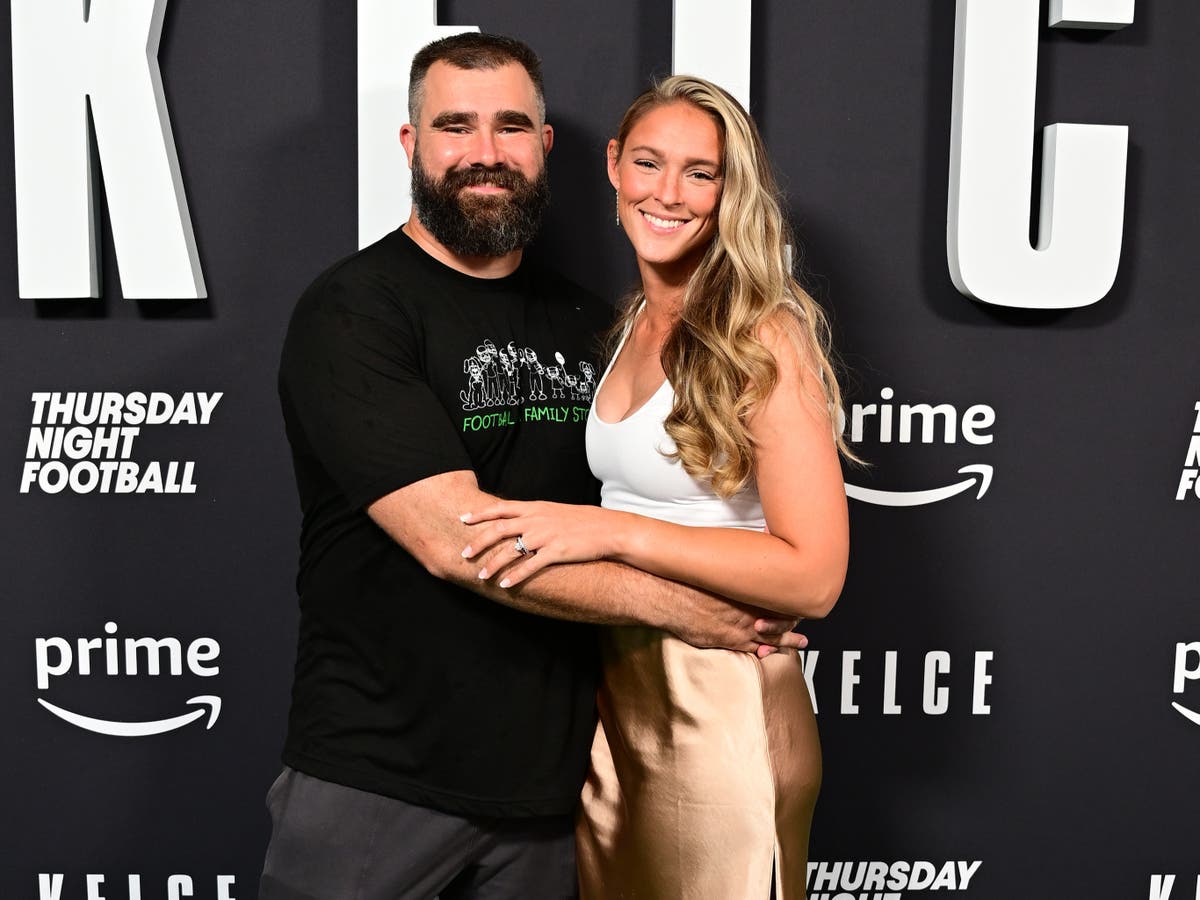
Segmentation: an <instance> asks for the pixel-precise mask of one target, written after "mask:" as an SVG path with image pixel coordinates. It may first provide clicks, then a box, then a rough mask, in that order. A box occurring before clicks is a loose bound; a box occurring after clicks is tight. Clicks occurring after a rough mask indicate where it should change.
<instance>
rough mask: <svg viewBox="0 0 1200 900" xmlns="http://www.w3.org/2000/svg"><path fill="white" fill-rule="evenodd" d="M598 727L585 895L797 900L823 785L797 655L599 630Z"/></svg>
mask: <svg viewBox="0 0 1200 900" xmlns="http://www.w3.org/2000/svg"><path fill="white" fill-rule="evenodd" d="M603 640H604V677H603V681H602V684H601V687H600V692H599V708H600V724H599V726H598V728H597V730H596V739H595V743H594V744H593V746H592V759H591V770H590V771H589V773H588V779H587V783H586V784H585V786H584V789H583V800H582V805H581V811H580V815H579V820H578V823H577V827H576V838H577V848H578V857H579V884H580V897H581V900H626V898H638V900H767V898H768V897H769V896H770V889H771V876H772V870H773V869H774V871H775V876H776V878H775V884H776V889H775V896H776V898H777V900H802V898H803V897H804V883H805V877H806V872H805V870H806V868H807V863H808V835H809V827H810V825H811V822H812V813H813V807H814V805H815V804H816V799H817V792H818V790H819V788H820V784H821V748H820V743H819V740H818V737H817V725H816V719H815V718H814V716H813V711H812V705H811V703H810V701H809V695H808V688H807V686H806V685H805V683H804V671H803V668H802V665H801V662H800V658H799V656H798V655H797V654H796V653H794V652H786V653H776V654H773V655H771V656H768V657H767V658H766V659H764V660H759V659H756V658H755V657H754V656H752V655H750V654H747V653H735V652H733V651H728V650H697V649H696V648H694V647H692V646H690V645H688V644H685V643H683V642H682V641H680V640H677V639H676V638H674V637H671V636H670V635H668V634H666V633H664V632H661V631H656V630H654V629H649V628H612V629H607V630H606V632H605V636H604V639H603Z"/></svg>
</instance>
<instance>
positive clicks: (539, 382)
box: [459, 338, 596, 412]
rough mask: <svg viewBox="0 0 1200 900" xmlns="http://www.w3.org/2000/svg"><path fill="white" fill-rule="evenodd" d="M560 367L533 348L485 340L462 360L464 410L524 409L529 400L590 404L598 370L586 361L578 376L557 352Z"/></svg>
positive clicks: (510, 342) (461, 392) (461, 395)
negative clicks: (465, 383) (549, 362)
mask: <svg viewBox="0 0 1200 900" xmlns="http://www.w3.org/2000/svg"><path fill="white" fill-rule="evenodd" d="M554 359H555V361H556V362H557V363H558V365H553V366H546V365H543V364H542V361H541V360H540V359H539V358H538V355H537V351H536V350H534V349H533V348H532V347H517V345H516V344H514V343H513V342H512V341H509V342H508V345H507V346H505V347H501V348H499V349H497V348H496V344H495V342H493V341H492V340H491V339H490V338H485V339H484V341H483V343H481V344H480V345H479V346H478V347H476V348H475V353H474V354H473V355H472V356H468V357H467V358H466V359H464V360H463V374H464V375H466V376H467V388H466V390H464V391H459V397H461V398H462V404H463V409H464V410H467V411H468V412H470V411H472V410H476V409H483V408H485V407H490V406H523V405H524V404H525V403H526V402H527V401H533V400H545V399H547V394H546V389H547V386H548V387H549V390H550V394H549V399H552V400H566V399H570V400H582V401H585V402H588V403H590V402H591V400H592V390H593V389H594V388H595V387H596V369H595V367H594V366H593V365H592V364H591V363H589V362H585V361H580V363H579V373H578V374H575V373H573V372H571V371H569V369H568V367H567V361H566V359H565V358H564V357H563V355H562V354H561V353H559V352H557V351H555V353H554Z"/></svg>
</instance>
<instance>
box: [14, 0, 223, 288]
mask: <svg viewBox="0 0 1200 900" xmlns="http://www.w3.org/2000/svg"><path fill="white" fill-rule="evenodd" d="M166 4H167V0H92V2H91V10H90V15H89V17H88V18H87V19H86V20H85V19H84V6H83V4H81V3H80V0H12V50H13V120H14V150H15V160H16V205H17V262H18V269H19V282H20V287H19V293H20V295H21V296H22V297H27V298H33V299H43V298H60V297H98V296H100V273H99V257H98V252H97V247H96V230H97V226H96V213H97V210H96V187H97V185H96V175H97V173H96V171H95V170H94V162H93V160H92V155H91V151H90V149H89V140H88V112H87V110H88V101H89V100H90V101H91V112H92V124H93V127H94V128H95V136H96V146H97V148H98V150H99V155H100V162H101V165H102V166H103V171H104V185H105V189H106V193H107V196H108V211H109V218H110V220H111V222H112V236H113V244H114V246H115V248H116V253H117V263H118V267H119V269H120V275H121V288H122V290H123V291H124V293H125V296H126V297H129V298H164V299H168V298H170V299H188V298H197V297H204V296H205V288H204V276H203V273H202V272H201V270H200V259H199V256H198V255H197V253H196V241H195V237H194V236H193V234H192V221H191V218H190V217H189V215H188V208H187V199H186V197H185V196H184V190H183V180H182V178H181V177H180V173H179V161H178V159H177V158H176V155H175V142H174V139H173V138H172V136H171V123H170V119H169V117H168V115H167V104H166V100H165V98H164V96H163V87H162V75H161V73H160V72H159V68H158V59H157V57H158V42H159V37H160V35H161V33H162V21H163V12H164V10H165V8H166Z"/></svg>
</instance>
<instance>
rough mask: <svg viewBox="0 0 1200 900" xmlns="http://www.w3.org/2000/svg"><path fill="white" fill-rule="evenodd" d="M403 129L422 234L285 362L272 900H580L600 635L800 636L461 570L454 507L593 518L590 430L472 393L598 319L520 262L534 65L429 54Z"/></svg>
mask: <svg viewBox="0 0 1200 900" xmlns="http://www.w3.org/2000/svg"><path fill="white" fill-rule="evenodd" d="M409 117H410V119H411V122H410V123H409V124H406V125H404V126H403V127H402V128H401V129H400V140H401V143H402V144H403V146H404V149H405V152H406V153H407V155H408V160H409V165H410V167H411V168H412V174H413V178H412V192H413V212H414V215H413V216H412V218H410V219H409V221H408V222H407V223H406V224H405V225H404V226H403V227H402V228H400V229H399V230H397V231H395V232H393V233H392V234H390V235H388V236H387V237H385V238H383V239H382V240H380V241H379V242H378V243H376V244H374V245H372V246H370V247H367V248H366V249H364V250H362V251H360V252H358V253H356V254H354V255H353V256H351V257H349V258H348V259H345V260H343V261H341V262H339V263H337V264H336V265H334V266H333V267H332V268H330V269H328V270H327V271H325V272H324V273H323V274H322V275H320V276H319V277H318V278H317V280H316V281H315V282H314V283H313V284H312V286H311V287H310V288H309V289H308V290H307V291H306V292H305V294H304V296H303V297H301V299H300V301H299V303H298V305H297V307H296V310H295V312H294V314H293V316H292V320H291V324H290V326H289V329H288V334H287V339H286V341H285V345H284V350H283V357H282V362H281V366H280V376H279V393H280V400H281V403H282V407H283V416H284V421H285V425H286V428H287V436H288V441H289V442H290V444H291V448H292V457H293V466H294V469H295V474H296V483H297V487H298V490H299V494H300V503H301V508H302V511H303V523H302V526H301V534H300V570H299V576H298V578H297V588H298V591H299V595H300V630H299V647H298V650H297V658H296V668H295V683H294V687H293V691H292V706H291V712H290V715H289V720H288V735H287V741H286V744H285V747H284V752H283V762H284V765H285V768H284V771H283V773H282V774H281V775H280V776H279V778H278V779H277V780H276V782H275V784H274V785H272V787H271V790H270V792H269V793H268V807H269V809H270V811H271V816H272V822H273V831H272V837H271V844H270V846H269V848H268V851H267V859H266V865H265V868H264V871H263V877H262V882H261V887H260V891H261V892H260V897H261V898H262V900H282V898H290V900H297V898H306V900H317V898H320V900H325V898H328V900H334V898H339V900H340V898H347V897H355V898H360V900H371V898H381V900H382V898H388V900H395V898H409V897H411V898H422V900H425V898H430V897H434V896H440V897H441V898H442V900H451V898H467V897H479V898H517V897H520V898H552V897H570V896H574V894H575V884H576V876H575V862H574V845H573V838H572V816H573V812H574V809H575V805H576V801H577V798H578V796H579V792H580V788H581V786H582V783H583V779H584V775H585V773H586V770H587V765H588V753H589V748H590V746H591V742H592V736H593V732H594V727H595V709H594V699H593V698H594V694H595V682H596V677H597V670H598V660H597V649H596V640H595V635H594V634H593V632H592V630H591V628H590V625H589V624H588V623H606V624H617V625H620V624H644V625H651V626H654V627H657V628H662V629H665V630H668V631H671V632H673V633H675V634H677V635H678V636H679V637H681V638H683V639H684V640H686V641H689V642H690V643H693V644H695V645H697V646H721V647H727V648H730V649H738V650H747V651H750V652H753V651H754V650H755V649H756V648H757V647H759V646H761V645H762V644H763V643H767V644H776V645H778V644H782V645H786V646H796V644H797V642H798V641H799V640H800V639H799V638H798V637H797V636H792V635H790V634H789V633H788V632H789V631H790V628H791V626H792V624H794V623H793V622H791V621H788V620H777V619H773V620H770V621H764V620H762V619H760V618H759V616H760V615H761V613H760V612H758V611H756V610H753V609H748V608H745V607H741V606H738V605H737V604H733V603H730V602H727V601H725V600H723V599H721V598H717V597H713V596H711V595H709V594H705V593H703V592H699V591H695V590H692V589H690V588H685V587H683V586H681V585H677V584H675V583H673V582H666V581H662V580H660V579H657V578H654V577H653V576H650V575H646V574H645V573H643V572H639V571H637V570H635V569H629V568H626V567H624V566H621V565H618V564H614V563H609V562H594V563H587V564H580V565H570V566H555V567H551V568H549V569H547V570H545V571H543V572H541V573H539V574H538V575H537V576H536V577H534V578H531V579H529V580H528V581H527V582H525V583H523V584H521V585H520V586H519V588H515V589H508V590H505V589H501V588H499V587H497V586H495V581H494V580H489V581H482V580H480V579H479V578H478V577H477V575H478V573H477V569H478V566H477V565H472V564H471V563H470V562H468V561H467V560H465V559H463V558H462V556H461V555H460V550H461V548H462V547H464V546H465V545H466V544H467V543H468V534H467V526H465V525H463V524H462V523H461V522H460V521H459V516H460V515H461V514H462V513H464V512H466V511H468V510H471V509H480V508H483V507H484V506H485V505H486V504H487V503H488V502H489V501H490V500H491V499H492V498H493V497H496V496H503V497H509V498H516V499H547V500H556V501H561V502H567V503H593V502H596V499H597V497H598V491H597V489H596V484H595V482H594V481H593V479H592V477H591V474H590V473H589V471H588V468H587V463H586V459H585V454H584V436H583V428H584V423H583V419H584V416H583V415H578V414H571V415H565V416H563V415H547V414H544V412H545V411H544V410H542V409H541V408H539V407H536V406H534V405H533V404H532V403H531V400H532V394H533V391H532V390H531V388H532V385H531V384H526V385H525V386H524V388H525V389H522V390H520V391H518V393H517V395H516V398H515V399H514V398H513V397H512V396H511V395H509V394H505V395H502V396H498V397H492V402H491V403H490V404H486V405H483V406H480V405H479V404H476V403H472V402H471V398H477V397H478V395H479V384H478V380H479V379H480V377H482V373H485V372H487V371H489V369H490V367H494V366H496V359H495V356H496V353H497V351H496V348H497V347H513V348H520V350H521V353H522V354H523V355H524V356H525V358H526V359H528V358H533V359H537V358H538V356H540V357H541V358H543V359H546V358H551V357H552V358H554V359H556V360H558V361H559V363H560V364H562V365H565V366H568V367H569V368H570V369H571V370H576V369H580V364H581V363H582V364H584V365H585V366H589V367H594V366H595V364H596V358H595V354H594V347H595V343H594V339H595V337H596V335H597V334H599V333H600V332H602V331H603V330H604V328H605V327H606V326H607V325H608V323H609V320H610V310H609V307H608V306H607V305H606V304H604V303H602V302H600V301H598V300H597V299H596V298H594V297H592V296H591V295H590V294H588V293H587V292H585V291H583V290H582V289H580V288H579V287H577V286H575V285H573V284H571V283H570V282H569V281H567V280H565V279H563V278H562V277H561V276H558V275H555V274H554V273H552V272H549V271H547V270H545V269H543V268H541V267H539V266H537V265H534V264H532V263H531V262H529V261H528V260H525V259H524V255H523V250H524V247H525V245H526V244H527V243H528V242H529V241H530V240H531V239H532V238H533V237H534V235H535V233H536V232H537V229H538V226H539V223H540V220H541V215H542V212H543V210H544V209H545V207H546V204H547V202H548V198H549V191H548V187H547V180H546V169H545V157H546V154H547V153H548V152H549V150H550V147H551V145H552V143H553V137H554V133H553V130H552V129H551V127H550V126H549V125H547V124H546V121H545V106H544V100H543V92H542V76H541V67H540V63H539V61H538V59H537V57H536V56H535V55H534V54H533V52H532V51H531V50H530V49H529V48H528V47H527V46H525V45H524V44H522V43H520V42H519V41H515V40H512V39H509V38H503V37H498V36H494V35H481V34H463V35H458V36H456V37H450V38H446V39H444V40H441V41H436V42H434V43H433V44H430V45H429V46H427V47H425V48H424V49H422V50H421V51H420V52H419V53H418V54H417V56H416V57H415V59H414V60H413V64H412V71H411V78H410V90H409ZM529 371H530V372H532V370H531V369H530V370H529ZM584 371H586V369H584ZM528 377H531V376H527V378H528ZM485 381H486V378H485ZM485 393H486V392H485ZM527 398H529V399H527ZM560 406H561V404H560ZM581 409H582V410H583V411H584V412H586V408H581ZM527 412H528V415H527V414H526V413H527Z"/></svg>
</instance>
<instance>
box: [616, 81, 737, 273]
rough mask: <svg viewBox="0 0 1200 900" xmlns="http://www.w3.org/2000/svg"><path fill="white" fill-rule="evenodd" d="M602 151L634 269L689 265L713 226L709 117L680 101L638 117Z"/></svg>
mask: <svg viewBox="0 0 1200 900" xmlns="http://www.w3.org/2000/svg"><path fill="white" fill-rule="evenodd" d="M617 149H618V148H617V142H616V141H610V142H609V145H608V178H609V181H611V182H612V185H613V187H615V188H616V189H617V210H618V212H619V213H620V216H621V224H622V225H623V226H624V228H625V233H626V234H628V235H629V241H630V243H632V244H633V249H634V252H635V253H637V257H638V261H639V263H642V264H644V265H651V266H654V267H661V268H668V269H673V268H676V267H680V266H684V267H689V268H690V267H694V266H695V265H696V264H697V262H699V260H700V258H701V256H703V255H704V251H705V250H706V249H707V247H708V244H709V242H710V241H711V240H712V238H713V235H714V233H715V232H716V228H717V207H718V204H719V202H720V200H721V186H722V171H721V156H722V147H721V137H720V134H719V133H718V132H717V125H716V123H715V122H714V121H713V119H712V117H711V116H709V114H708V113H706V112H704V111H703V110H701V109H699V108H697V107H696V106H693V105H692V104H691V103H687V102H683V101H680V102H675V103H670V104H667V105H665V106H658V107H655V108H654V109H652V110H651V111H650V112H648V113H646V114H645V115H644V116H642V117H641V118H640V119H638V121H637V123H636V124H634V126H633V128H631V129H630V131H629V135H628V137H627V138H626V139H625V146H624V147H622V148H620V151H621V153H620V156H619V157H618V156H617Z"/></svg>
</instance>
